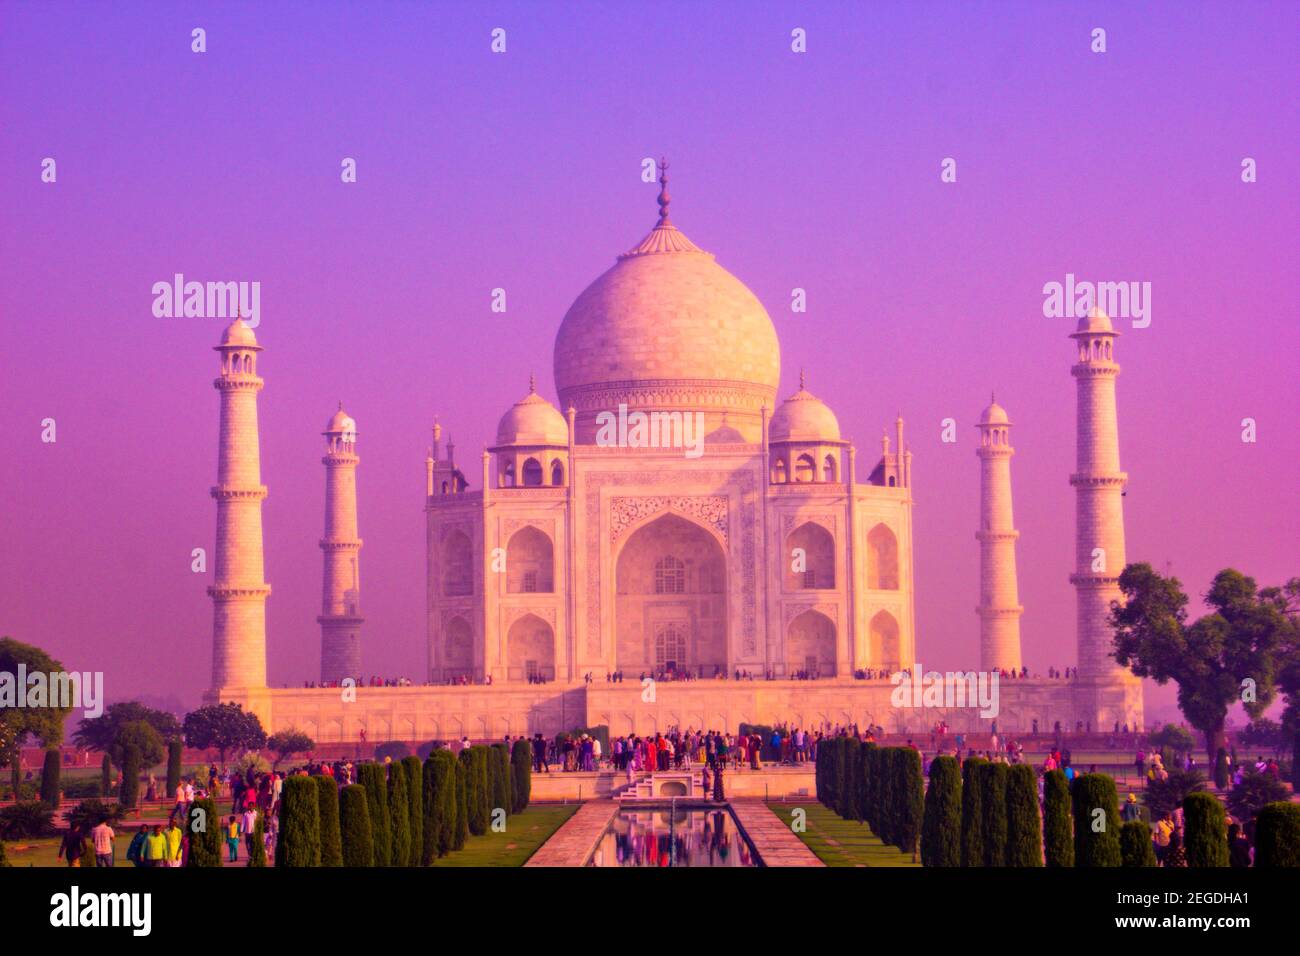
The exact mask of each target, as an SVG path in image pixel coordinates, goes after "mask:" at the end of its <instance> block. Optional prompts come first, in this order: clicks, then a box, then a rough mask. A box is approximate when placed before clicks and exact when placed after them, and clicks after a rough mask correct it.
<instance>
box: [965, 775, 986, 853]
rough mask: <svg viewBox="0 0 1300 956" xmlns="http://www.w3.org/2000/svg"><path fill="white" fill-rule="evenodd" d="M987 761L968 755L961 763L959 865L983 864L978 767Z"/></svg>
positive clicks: (981, 792)
mask: <svg viewBox="0 0 1300 956" xmlns="http://www.w3.org/2000/svg"><path fill="white" fill-rule="evenodd" d="M986 763H988V761H987V760H984V759H983V758H981V757H970V758H968V759H967V760H966V762H965V763H963V764H962V765H961V865H962V866H983V865H984V789H983V787H981V786H980V773H981V771H980V769H979V768H980V767H981V766H983V765H984V764H986Z"/></svg>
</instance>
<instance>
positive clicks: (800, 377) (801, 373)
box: [799, 366, 806, 392]
mask: <svg viewBox="0 0 1300 956" xmlns="http://www.w3.org/2000/svg"><path fill="white" fill-rule="evenodd" d="M805 381H806V377H805V376H804V373H803V367H802V366H800V368H799V391H801V392H802V391H803V390H804V382H805Z"/></svg>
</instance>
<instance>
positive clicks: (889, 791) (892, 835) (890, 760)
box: [877, 747, 900, 845]
mask: <svg viewBox="0 0 1300 956" xmlns="http://www.w3.org/2000/svg"><path fill="white" fill-rule="evenodd" d="M897 754H898V748H897V747H882V748H881V750H880V758H879V760H880V794H879V797H878V799H879V801H880V810H879V814H880V832H879V833H878V834H877V836H879V837H880V839H881V841H882V842H884V843H888V844H890V845H897V844H898V818H899V813H898V804H899V796H900V795H899V794H898V793H897V792H896V790H897V787H898V774H897V771H896V770H895V762H896V757H897Z"/></svg>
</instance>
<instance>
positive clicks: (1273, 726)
mask: <svg viewBox="0 0 1300 956" xmlns="http://www.w3.org/2000/svg"><path fill="white" fill-rule="evenodd" d="M1279 684H1280V681H1279ZM1238 739H1239V740H1240V741H1241V742H1242V743H1243V744H1245V745H1246V746H1247V747H1253V748H1255V749H1256V750H1271V751H1273V753H1274V754H1277V753H1279V752H1280V751H1281V749H1282V747H1283V746H1285V744H1286V742H1287V736H1286V734H1285V733H1283V731H1282V725H1281V724H1279V723H1278V722H1277V721H1276V720H1269V719H1268V718H1267V717H1260V718H1259V719H1258V720H1252V721H1250V722H1249V723H1248V724H1246V726H1245V727H1244V728H1243V729H1242V731H1241V733H1240V734H1239V735H1238Z"/></svg>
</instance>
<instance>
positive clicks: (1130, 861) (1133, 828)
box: [1119, 820, 1157, 867]
mask: <svg viewBox="0 0 1300 956" xmlns="http://www.w3.org/2000/svg"><path fill="white" fill-rule="evenodd" d="M1119 855H1120V860H1121V865H1123V866H1127V867H1146V866H1156V865H1157V861H1156V850H1155V846H1154V845H1153V844H1152V842H1151V826H1150V824H1148V823H1145V822H1144V821H1142V820H1129V821H1127V822H1125V823H1124V825H1123V826H1121V827H1120V828H1119Z"/></svg>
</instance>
